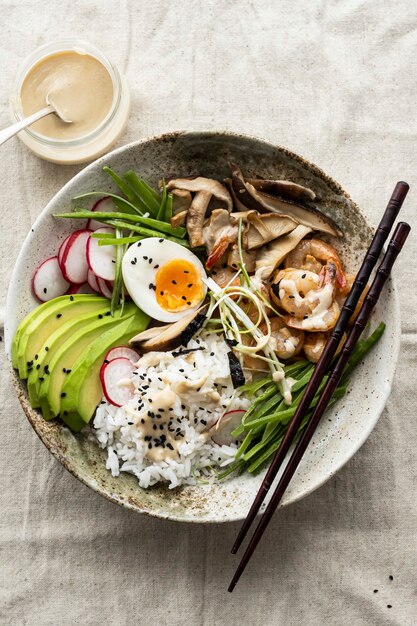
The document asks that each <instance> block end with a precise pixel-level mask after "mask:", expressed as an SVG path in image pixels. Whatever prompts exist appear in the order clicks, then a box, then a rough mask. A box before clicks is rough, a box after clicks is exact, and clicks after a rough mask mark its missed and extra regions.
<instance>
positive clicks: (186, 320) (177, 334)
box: [129, 304, 208, 352]
mask: <svg viewBox="0 0 417 626" xmlns="http://www.w3.org/2000/svg"><path fill="white" fill-rule="evenodd" d="M207 309H208V305H207V304H205V305H203V306H201V307H200V308H199V309H198V310H197V311H193V312H192V313H189V314H188V315H185V316H184V317H183V318H182V319H180V320H178V321H177V322H174V323H173V324H165V326H156V327H154V328H148V329H147V330H144V331H143V332H141V333H139V335H136V336H135V337H132V339H131V340H130V341H129V345H130V346H134V347H135V348H138V349H139V350H140V351H141V352H166V351H168V350H173V349H174V348H178V346H181V345H183V346H186V345H187V344H188V342H189V341H190V339H191V338H192V337H193V335H195V333H196V332H197V331H198V330H199V329H200V328H201V326H202V325H203V323H204V320H205V319H206V313H207Z"/></svg>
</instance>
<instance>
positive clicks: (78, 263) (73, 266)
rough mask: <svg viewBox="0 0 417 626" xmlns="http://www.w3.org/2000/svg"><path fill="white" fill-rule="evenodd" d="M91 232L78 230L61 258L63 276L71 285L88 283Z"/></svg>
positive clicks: (70, 239)
mask: <svg viewBox="0 0 417 626" xmlns="http://www.w3.org/2000/svg"><path fill="white" fill-rule="evenodd" d="M89 239H90V231H89V230H76V231H75V232H74V233H72V235H71V236H70V238H69V241H68V243H67V244H66V246H65V249H64V251H63V253H62V257H61V263H60V265H61V268H62V274H63V276H64V278H65V280H67V281H68V282H70V283H74V284H76V285H82V284H83V283H85V282H87V273H88V264H87V241H88V240H89Z"/></svg>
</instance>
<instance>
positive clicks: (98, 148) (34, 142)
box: [10, 39, 130, 164]
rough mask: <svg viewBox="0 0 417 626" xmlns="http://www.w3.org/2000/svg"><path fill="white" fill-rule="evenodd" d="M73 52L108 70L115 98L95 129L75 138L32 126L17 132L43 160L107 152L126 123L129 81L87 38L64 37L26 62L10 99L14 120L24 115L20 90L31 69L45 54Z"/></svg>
mask: <svg viewBox="0 0 417 626" xmlns="http://www.w3.org/2000/svg"><path fill="white" fill-rule="evenodd" d="M70 51H74V52H78V53H87V54H89V55H91V56H92V57H94V58H95V59H97V60H98V61H99V62H100V63H101V64H102V65H104V67H105V68H106V69H107V71H108V72H109V74H110V77H111V80H112V83H113V101H112V104H111V107H110V110H109V112H108V114H107V115H106V117H105V118H104V120H103V121H102V122H100V124H99V125H98V126H97V127H96V128H95V129H94V130H92V131H91V132H89V133H87V134H85V135H83V136H81V137H77V138H76V139H54V138H51V137H47V136H46V135H41V134H40V133H37V132H36V131H34V130H33V129H31V128H30V127H28V128H26V129H25V130H23V131H21V132H20V133H19V135H18V137H19V139H21V140H22V141H23V143H24V144H26V145H27V146H28V148H30V149H31V150H32V151H33V152H34V153H35V154H37V155H38V156H39V157H41V158H42V159H46V160H47V161H52V162H54V163H63V164H73V163H85V162H86V161H92V160H93V159H96V158H98V157H99V156H101V155H102V154H104V153H105V152H108V150H109V149H110V148H111V146H113V144H114V143H115V142H116V141H117V139H118V138H119V137H120V135H121V134H122V132H123V130H124V128H125V126H126V123H127V118H128V115H129V105H130V98H129V90H128V86H127V83H126V80H125V79H124V77H123V76H122V75H121V74H120V73H119V70H118V69H117V67H115V66H114V65H113V64H112V63H111V61H110V60H109V59H108V58H107V57H106V56H105V55H104V54H103V52H101V51H100V50H99V49H98V48H96V47H95V46H93V45H92V44H90V43H87V42H85V41H80V40H76V39H62V40H60V41H56V42H53V43H48V44H45V45H43V46H41V47H40V48H38V49H37V50H35V51H34V52H33V53H32V54H31V55H29V56H28V57H27V58H26V59H25V61H24V62H23V64H22V66H21V68H20V69H19V72H18V75H17V78H16V83H15V86H14V90H13V95H12V96H11V98H10V106H11V112H12V119H13V122H18V121H20V120H21V119H23V118H24V114H23V109H22V103H21V98H20V92H21V88H22V84H23V81H24V79H25V76H26V75H27V74H28V72H29V70H30V69H31V68H32V67H33V66H34V65H36V64H37V63H39V62H40V61H42V60H43V59H44V58H45V57H49V56H51V55H53V54H56V53H59V52H70Z"/></svg>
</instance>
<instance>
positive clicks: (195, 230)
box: [167, 176, 233, 248]
mask: <svg viewBox="0 0 417 626" xmlns="http://www.w3.org/2000/svg"><path fill="white" fill-rule="evenodd" d="M173 189H181V190H184V191H189V192H195V195H194V198H193V199H192V202H191V205H190V207H189V209H188V215H187V231H188V236H189V238H190V243H191V247H192V248H196V247H197V246H202V245H203V244H204V239H203V224H204V218H205V215H206V211H207V208H208V205H209V203H210V200H211V197H212V196H214V197H215V198H216V199H217V200H219V201H221V202H224V203H225V204H226V207H227V210H228V211H229V212H230V211H231V210H232V207H233V202H232V198H231V196H230V194H229V192H228V191H227V189H226V187H225V186H224V185H222V183H220V182H219V181H218V180H214V179H213V178H203V177H201V176H198V177H197V178H192V179H189V178H176V179H173V180H170V181H169V182H168V184H167V190H168V191H171V190H173Z"/></svg>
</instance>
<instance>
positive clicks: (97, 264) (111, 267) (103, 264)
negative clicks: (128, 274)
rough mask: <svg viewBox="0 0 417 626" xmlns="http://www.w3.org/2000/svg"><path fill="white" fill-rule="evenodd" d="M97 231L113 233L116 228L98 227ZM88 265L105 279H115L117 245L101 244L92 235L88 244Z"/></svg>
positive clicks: (98, 275)
mask: <svg viewBox="0 0 417 626" xmlns="http://www.w3.org/2000/svg"><path fill="white" fill-rule="evenodd" d="M94 232H95V233H103V234H113V235H114V228H108V227H105V228H97V230H95V231H94ZM87 262H88V267H89V268H90V270H91V271H92V272H94V274H95V275H96V276H97V277H99V278H103V280H114V277H115V262H116V246H99V245H98V239H93V237H90V238H89V240H88V244H87Z"/></svg>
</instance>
